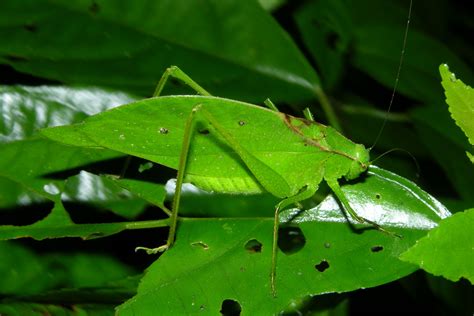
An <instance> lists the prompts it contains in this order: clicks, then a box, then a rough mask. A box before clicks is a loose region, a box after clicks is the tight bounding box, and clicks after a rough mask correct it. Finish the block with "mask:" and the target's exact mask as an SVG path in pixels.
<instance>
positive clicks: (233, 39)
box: [0, 0, 319, 102]
mask: <svg viewBox="0 0 474 316" xmlns="http://www.w3.org/2000/svg"><path fill="white" fill-rule="evenodd" d="M170 13H172V14H170ZM65 21H67V23H65ZM0 25H1V27H0V37H1V38H2V42H1V44H0V62H3V63H7V64H10V65H12V66H13V67H15V69H17V70H19V71H22V72H27V73H32V74H35V75H37V76H41V77H46V78H51V79H56V80H61V81H63V82H67V83H70V84H88V85H100V86H109V87H113V88H119V89H122V90H125V91H132V92H136V93H139V94H141V95H151V93H152V92H153V89H154V86H155V85H156V84H157V82H158V80H159V77H160V75H161V74H162V73H163V72H164V70H165V69H166V67H169V66H170V65H178V66H180V67H182V68H183V69H185V70H186V71H187V72H189V74H190V75H191V77H192V78H194V79H195V80H196V81H197V82H199V83H201V84H202V85H203V86H204V87H205V88H207V89H208V90H209V91H211V92H214V93H217V94H219V95H223V96H228V97H234V98H238V99H245V100H253V101H257V100H258V101H260V102H261V101H262V100H264V99H265V98H267V97H268V96H271V97H272V98H273V99H275V100H285V101H296V100H304V99H307V98H308V97H314V95H315V94H314V91H315V87H318V86H319V79H318V76H317V74H316V73H315V72H314V70H313V69H312V68H311V66H310V65H309V63H308V62H307V61H306V60H305V58H304V56H303V54H302V53H301V52H300V51H299V50H298V48H297V47H296V45H295V44H294V43H293V41H292V40H291V39H290V37H289V36H288V35H287V34H286V33H285V32H284V31H283V30H282V29H281V28H280V27H279V25H278V24H277V23H276V21H274V20H273V18H272V17H271V16H270V15H269V14H268V13H267V12H265V10H264V9H263V8H262V7H261V6H260V4H259V3H257V1H244V2H242V1H237V0H234V1H218V0H214V1H208V2H206V4H205V5H203V4H202V3H200V2H189V1H186V0H181V1H146V0H139V1H133V2H124V3H119V2H113V1H108V2H102V1H97V2H93V3H91V2H89V1H81V0H74V1H71V0H56V1H53V2H52V1H46V0H42V1H30V2H22V3H21V4H20V3H18V2H17V1H14V0H9V1H2V2H1V4H0ZM59 29H60V30H61V33H60V34H59V33H58V30H59ZM45 43H48V44H47V45H45ZM91 47H93V49H91ZM269 52H271V53H269Z"/></svg>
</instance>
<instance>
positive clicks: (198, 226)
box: [118, 168, 449, 315]
mask: <svg viewBox="0 0 474 316" xmlns="http://www.w3.org/2000/svg"><path fill="white" fill-rule="evenodd" d="M344 191H345V193H346V194H347V196H348V197H349V199H350V201H351V205H352V206H353V207H354V209H355V210H356V211H357V212H360V214H362V215H363V216H365V217H367V218H370V219H372V220H375V221H377V222H378V223H381V224H383V225H385V227H386V228H387V229H390V230H391V231H393V232H397V233H399V234H401V235H403V238H396V237H393V236H389V235H386V234H383V233H381V232H378V231H376V230H373V229H370V228H369V229H361V230H359V229H360V227H358V229H356V230H353V228H351V226H350V225H348V223H347V221H346V219H345V217H344V216H343V213H341V210H340V208H339V206H338V203H337V201H336V200H335V199H334V198H333V197H332V196H329V197H328V198H327V199H326V200H325V201H323V203H321V204H320V205H319V206H318V207H316V208H314V209H312V210H309V211H306V212H299V211H297V210H290V211H289V212H286V213H285V214H283V218H282V219H283V221H284V222H286V223H287V225H290V226H295V225H298V227H299V228H300V229H301V231H300V233H298V231H294V230H293V233H290V235H287V236H286V237H285V235H280V239H287V238H289V239H290V240H293V242H294V241H297V244H300V246H302V248H300V249H293V252H292V253H290V252H288V253H286V254H285V253H283V252H279V254H278V265H277V281H276V284H277V291H278V295H277V297H276V298H273V297H272V295H271V290H270V278H269V272H270V262H271V244H272V218H271V217H267V218H254V219H249V218H247V219H242V218H233V219H225V218H219V219H200V220H192V219H183V221H181V222H180V226H179V230H178V236H177V242H176V244H175V246H174V247H173V248H172V249H171V250H169V251H167V252H166V253H165V254H164V255H163V256H162V257H161V258H160V259H159V260H157V261H156V262H155V263H154V264H153V265H152V266H151V267H150V268H149V269H148V272H147V274H146V276H145V277H144V279H143V280H142V282H141V284H140V286H139V289H138V294H137V296H135V297H134V298H133V299H131V300H129V301H128V302H127V303H125V304H124V305H122V306H120V307H119V309H118V312H119V315H134V314H135V315H136V314H140V315H152V314H154V313H155V314H156V313H161V312H162V313H175V314H192V313H205V314H206V313H207V314H215V313H218V312H219V310H220V309H221V306H222V303H223V301H224V300H234V301H236V302H237V303H238V304H240V306H241V308H242V315H254V314H256V313H257V314H259V313H261V314H278V313H279V312H281V311H282V310H284V309H285V308H287V307H288V306H289V305H291V302H292V300H293V299H297V298H299V297H304V296H307V295H314V294H321V293H328V292H344V291H351V290H355V289H358V288H365V287H371V286H376V285H378V284H383V283H386V282H389V281H391V280H395V279H397V278H400V277H402V276H404V275H407V274H409V273H411V272H412V271H414V269H415V268H414V266H412V265H408V264H405V263H403V262H401V261H399V260H398V258H397V257H398V255H399V254H400V253H401V252H403V251H404V250H405V249H408V248H409V247H410V246H411V245H413V244H414V242H415V241H416V240H417V239H418V238H420V237H421V236H423V235H424V234H426V231H427V230H428V229H430V228H431V227H434V226H435V225H436V223H437V222H438V221H439V220H440V219H441V218H444V217H446V216H448V215H449V212H448V211H447V210H446V209H445V208H444V207H443V206H442V205H441V204H440V203H439V202H437V201H436V200H435V199H433V198H432V197H431V196H429V195H428V194H427V193H425V192H423V191H422V190H421V189H419V188H418V187H417V186H416V185H414V184H413V183H411V182H409V181H407V180H404V179H403V178H401V177H398V176H395V175H394V174H392V173H390V172H387V171H384V170H381V169H378V168H373V169H372V170H371V172H370V174H369V176H368V177H367V178H365V179H364V181H357V182H356V183H354V184H351V185H346V186H344ZM223 207H224V206H223ZM366 228H367V227H366ZM283 231H284V229H283ZM295 233H296V235H297V236H298V237H293V238H296V239H291V236H295V235H294V234H295ZM289 236H290V237H289ZM302 240H303V241H304V242H302ZM290 244H291V242H290ZM293 248H294V247H293ZM183 262H186V264H182V263H183ZM156 302H160V303H159V304H157V303H156Z"/></svg>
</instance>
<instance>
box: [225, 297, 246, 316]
mask: <svg viewBox="0 0 474 316" xmlns="http://www.w3.org/2000/svg"><path fill="white" fill-rule="evenodd" d="M220 312H221V315H225V316H238V315H240V313H241V312H242V307H240V304H239V302H237V301H234V300H231V299H227V300H224V301H223V302H222V306H221V310H220Z"/></svg>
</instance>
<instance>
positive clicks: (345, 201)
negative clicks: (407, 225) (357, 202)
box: [326, 179, 401, 237]
mask: <svg viewBox="0 0 474 316" xmlns="http://www.w3.org/2000/svg"><path fill="white" fill-rule="evenodd" d="M326 183H327V184H328V186H329V187H330V188H331V190H332V191H333V192H334V194H335V195H336V197H337V199H338V200H339V202H341V204H342V206H343V208H344V210H345V211H346V212H347V213H348V214H349V216H350V217H352V218H353V219H354V220H356V221H357V222H359V223H361V224H363V223H366V224H369V225H372V226H373V227H374V228H375V229H377V230H380V231H381V232H384V233H387V234H389V235H392V236H396V237H401V236H400V235H398V234H396V233H394V232H391V231H388V230H386V229H385V228H383V227H382V226H380V225H379V224H377V223H375V222H374V221H371V220H369V219H367V218H364V217H362V216H359V215H358V214H357V213H356V211H354V209H353V208H352V207H351V205H350V203H349V200H348V199H347V197H346V195H345V194H344V192H343V191H342V189H341V186H340V185H339V182H338V181H337V180H329V179H326Z"/></svg>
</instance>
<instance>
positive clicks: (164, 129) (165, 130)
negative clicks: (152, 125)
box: [160, 127, 169, 134]
mask: <svg viewBox="0 0 474 316" xmlns="http://www.w3.org/2000/svg"><path fill="white" fill-rule="evenodd" d="M168 132H169V130H168V129H167V128H164V127H160V134H168Z"/></svg>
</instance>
